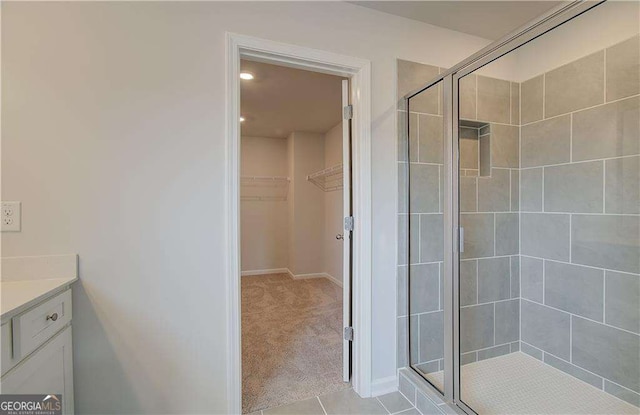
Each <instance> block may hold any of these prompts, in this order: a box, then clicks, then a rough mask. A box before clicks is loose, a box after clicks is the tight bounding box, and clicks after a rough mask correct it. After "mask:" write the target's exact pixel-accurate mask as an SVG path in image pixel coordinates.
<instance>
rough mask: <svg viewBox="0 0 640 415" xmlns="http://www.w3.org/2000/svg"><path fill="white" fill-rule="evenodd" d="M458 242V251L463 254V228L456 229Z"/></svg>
mask: <svg viewBox="0 0 640 415" xmlns="http://www.w3.org/2000/svg"><path fill="white" fill-rule="evenodd" d="M458 242H459V245H460V246H459V249H460V253H463V252H464V228H462V227H461V228H458Z"/></svg>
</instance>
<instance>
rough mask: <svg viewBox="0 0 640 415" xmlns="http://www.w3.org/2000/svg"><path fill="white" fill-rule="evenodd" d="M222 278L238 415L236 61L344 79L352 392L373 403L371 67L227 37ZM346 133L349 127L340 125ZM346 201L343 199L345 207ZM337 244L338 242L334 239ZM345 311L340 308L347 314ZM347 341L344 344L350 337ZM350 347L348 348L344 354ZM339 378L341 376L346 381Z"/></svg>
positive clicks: (234, 409) (316, 52) (233, 405)
mask: <svg viewBox="0 0 640 415" xmlns="http://www.w3.org/2000/svg"><path fill="white" fill-rule="evenodd" d="M227 46H228V48H227V50H228V55H227V63H228V67H227V144H228V145H227V150H228V152H227V165H226V168H227V177H228V179H229V180H228V184H227V189H226V198H227V201H228V205H227V213H226V218H227V226H228V227H227V236H228V244H229V248H230V250H229V256H228V262H227V273H228V281H229V284H228V286H227V288H228V294H229V298H230V304H229V310H228V322H229V326H228V327H229V331H228V350H229V353H230V354H231V356H232V359H231V360H230V362H229V365H228V372H227V378H228V382H227V385H228V390H227V391H228V399H229V402H230V408H231V409H230V411H231V412H234V413H240V412H241V410H242V409H241V408H242V406H241V402H242V386H241V385H242V358H241V356H242V353H241V333H242V330H241V327H242V325H241V286H240V284H241V276H240V274H241V262H240V260H241V254H240V251H241V244H240V242H241V238H240V230H241V227H240V205H241V200H240V194H241V172H240V153H241V152H240V141H241V138H240V136H241V129H240V124H241V122H240V121H239V119H240V116H241V113H240V104H241V101H240V90H241V79H240V77H239V75H240V72H241V65H240V64H241V59H246V60H251V61H254V62H262V63H271V64H276V65H279V66H284V67H288V68H296V69H306V70H310V71H313V72H319V73H324V74H330V75H335V76H340V77H344V78H348V79H349V82H350V88H349V90H348V92H347V93H346V94H343V97H346V98H348V99H349V101H350V104H351V105H352V111H351V115H352V120H351V123H350V125H351V135H352V145H351V148H350V149H349V150H351V151H352V157H351V159H352V165H351V169H349V170H345V171H348V172H350V173H351V176H352V180H351V182H352V207H351V210H352V220H351V224H350V226H352V227H353V231H352V232H351V243H350V244H349V245H347V244H344V246H345V247H346V246H350V247H351V250H352V257H353V262H352V266H351V279H350V280H351V287H350V288H351V292H352V293H353V295H352V296H351V298H352V303H351V307H350V309H351V327H352V328H353V330H352V331H351V332H350V334H351V337H350V338H351V339H352V341H351V342H350V343H349V349H351V353H350V356H351V359H350V361H351V373H350V379H351V386H352V387H353V390H354V391H355V392H356V393H358V394H359V395H360V396H362V397H369V396H371V330H370V319H371V298H370V292H371V237H370V235H371V138H370V125H371V115H370V111H371V101H370V100H371V98H370V96H371V94H370V62H369V61H366V60H362V59H359V58H353V57H349V56H343V55H338V54H334V53H329V52H325V51H321V50H317V49H309V48H305V47H300V46H295V45H288V44H282V43H277V42H272V41H266V40H263V39H257V38H252V37H247V36H242V35H236V34H228V36H227ZM343 125H346V124H344V123H343ZM345 200H346V199H345ZM334 237H335V235H334ZM348 309H349V308H347V307H345V308H344V310H348ZM348 337H349V336H348ZM346 348H347V346H345V349H346ZM343 375H344V374H343Z"/></svg>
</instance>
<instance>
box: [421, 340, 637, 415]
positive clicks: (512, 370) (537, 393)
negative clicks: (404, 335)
mask: <svg viewBox="0 0 640 415" xmlns="http://www.w3.org/2000/svg"><path fill="white" fill-rule="evenodd" d="M432 376H433V377H434V381H435V382H442V376H443V375H442V372H436V373H432V374H430V375H429V376H428V377H432ZM461 381H462V385H461V386H462V401H463V402H465V403H467V404H468V405H469V406H470V407H471V408H472V409H474V410H475V411H476V412H478V413H479V414H640V408H637V407H635V406H632V405H630V404H628V403H627V402H624V401H622V400H620V399H618V398H616V397H614V396H612V395H610V394H608V393H605V392H603V391H601V390H600V389H597V388H595V387H593V386H591V385H589V384H588V383H585V382H583V381H581V380H578V379H576V378H574V377H573V376H569V375H567V374H566V373H564V372H561V371H560V370H558V369H555V368H553V367H551V366H549V365H547V364H544V363H542V362H541V361H540V360H538V359H535V358H533V357H531V356H529V355H527V354H524V353H522V352H516V353H511V354H507V355H504V356H500V357H495V358H493V359H488V360H482V361H480V362H475V363H470V364H468V365H464V366H463V367H462V378H461Z"/></svg>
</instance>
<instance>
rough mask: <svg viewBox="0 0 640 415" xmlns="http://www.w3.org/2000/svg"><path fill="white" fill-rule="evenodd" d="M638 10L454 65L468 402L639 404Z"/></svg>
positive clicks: (604, 10) (622, 8)
mask: <svg viewBox="0 0 640 415" xmlns="http://www.w3.org/2000/svg"><path fill="white" fill-rule="evenodd" d="M639 13H640V3H638V2H606V3H602V4H601V5H598V6H596V7H594V8H592V9H590V10H588V11H586V12H584V13H582V14H580V15H578V16H577V17H574V18H573V19H571V20H568V21H567V22H565V23H563V24H562V25H560V26H558V27H556V28H554V29H553V30H550V31H547V32H545V33H544V34H541V35H540V36H538V37H532V38H531V39H530V40H529V41H528V42H527V43H523V44H522V45H521V46H519V47H514V48H512V50H505V51H504V54H502V55H500V56H498V57H493V59H486V60H485V61H484V62H482V61H479V62H476V63H474V64H471V65H469V66H468V67H465V68H462V69H461V70H460V71H459V72H458V73H457V74H456V75H455V76H454V83H455V85H456V87H457V88H454V94H456V93H457V97H458V99H457V107H456V108H455V112H454V117H453V120H454V123H455V124H454V125H455V126H456V128H455V130H456V131H455V132H454V140H455V142H456V146H457V149H458V153H459V157H458V166H457V174H458V181H457V184H458V197H459V200H458V205H457V208H458V212H457V213H458V220H459V226H460V228H461V230H462V231H461V239H462V241H461V244H460V249H459V252H458V253H457V254H456V255H458V256H459V258H457V259H458V266H459V270H458V273H457V275H455V274H454V285H455V284H457V287H456V288H457V291H456V292H455V294H454V295H455V296H456V297H455V301H456V303H457V304H456V312H457V318H456V320H457V321H456V328H455V330H454V331H455V332H456V333H455V334H456V335H457V336H458V340H457V342H456V343H457V346H458V350H457V353H456V356H455V357H456V359H457V364H456V365H455V367H456V369H455V372H456V373H455V376H456V378H457V379H456V392H455V395H456V400H457V402H459V403H460V404H461V406H463V408H465V409H466V410H472V411H475V412H476V413H479V414H487V413H542V414H544V413H638V411H639V409H638V407H639V406H640V311H639V310H640V190H639V189H640V34H639V32H640V25H639V24H638V20H637V16H638V15H639ZM631 16H634V17H631ZM596 33H597V35H595V34H596ZM456 113H457V114H456ZM456 115H457V117H456ZM454 167H455V166H454ZM462 235H463V237H462ZM456 278H457V280H456Z"/></svg>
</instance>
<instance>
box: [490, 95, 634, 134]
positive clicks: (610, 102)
mask: <svg viewBox="0 0 640 415" xmlns="http://www.w3.org/2000/svg"><path fill="white" fill-rule="evenodd" d="M638 96H640V94H635V95H630V96H628V97H624V98H619V99H615V100H613V101H609V102H606V103H601V104H596V105H592V106H590V107H585V108H579V109H575V110H573V111H569V112H565V113H563V114H558V115H554V116H552V117H547V118H543V119H542V120H536V121H531V122H528V123H524V124H522V125H521V127H525V126H529V125H531V124H536V123H539V122H542V121H547V120H552V119H554V118H560V117H564V116H566V115H569V114H575V113H577V112H582V111H586V110H590V109H594V108H597V107H602V106H603V105H609V104H613V103H616V102H619V101H624V100H625V99H631V98H636V97H638ZM543 104H544V100H543ZM494 124H498V123H494Z"/></svg>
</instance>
